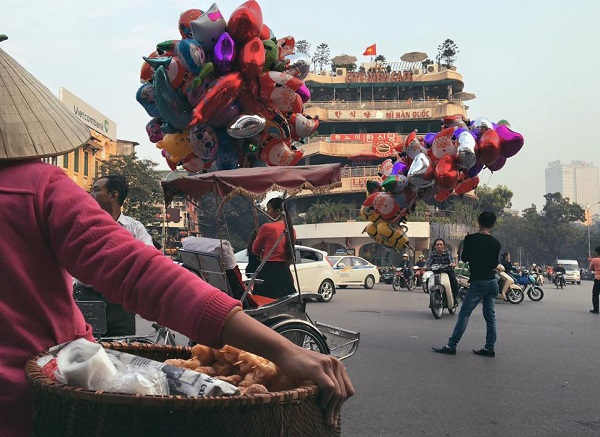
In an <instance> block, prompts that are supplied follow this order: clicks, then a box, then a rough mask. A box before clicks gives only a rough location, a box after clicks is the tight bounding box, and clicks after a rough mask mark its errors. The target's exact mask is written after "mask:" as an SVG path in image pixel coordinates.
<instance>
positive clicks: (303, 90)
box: [296, 84, 310, 103]
mask: <svg viewBox="0 0 600 437" xmlns="http://www.w3.org/2000/svg"><path fill="white" fill-rule="evenodd" d="M296 94H298V95H299V96H300V98H301V99H302V103H306V102H308V101H309V100H310V90H309V89H308V87H307V86H306V84H302V85H301V86H300V88H298V89H297V90H296Z"/></svg>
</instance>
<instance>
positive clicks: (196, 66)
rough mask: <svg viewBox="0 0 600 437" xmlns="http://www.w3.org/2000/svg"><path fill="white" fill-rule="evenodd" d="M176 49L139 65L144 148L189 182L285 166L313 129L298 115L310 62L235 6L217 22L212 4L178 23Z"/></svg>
mask: <svg viewBox="0 0 600 437" xmlns="http://www.w3.org/2000/svg"><path fill="white" fill-rule="evenodd" d="M179 33H180V35H181V39H177V40H168V41H163V42H161V43H159V44H157V45H156V50H155V51H153V52H152V53H150V55H148V56H147V57H144V64H143V65H142V69H141V73H140V80H141V82H142V86H141V87H140V88H139V89H138V91H137V94H136V99H137V101H138V102H139V103H140V104H141V105H142V106H143V107H144V109H145V110H146V112H147V113H148V115H149V116H150V117H152V119H151V120H150V121H149V122H148V124H147V125H146V131H147V133H148V137H149V139H150V141H151V142H153V143H156V146H157V147H158V148H159V149H161V150H162V154H163V156H164V157H165V158H166V160H167V163H168V164H169V166H170V167H171V168H172V169H175V168H176V167H177V166H178V165H181V166H182V167H183V168H184V169H185V170H187V171H189V172H198V171H203V170H208V169H209V168H211V167H212V166H213V164H214V166H215V167H216V169H218V170H229V169H234V168H237V167H240V166H241V167H252V166H264V165H294V164H296V163H297V162H298V161H299V160H300V159H301V158H302V152H301V151H299V150H296V147H295V146H294V144H295V142H297V141H302V139H303V138H304V137H308V136H310V135H311V134H313V133H314V132H315V130H316V129H317V127H318V124H319V121H318V119H316V118H310V117H309V116H307V115H305V114H304V113H303V108H304V104H305V103H306V102H307V101H308V100H309V99H310V91H309V90H308V88H307V87H306V85H305V84H304V78H305V77H306V75H307V74H308V72H309V69H310V58H309V57H308V56H306V55H304V54H301V53H298V54H295V53H294V45H295V41H294V38H293V37H291V36H287V37H285V38H280V39H277V38H275V37H274V36H273V33H272V32H271V30H270V29H269V27H268V26H267V25H266V24H264V23H263V17H262V11H261V8H260V6H259V5H258V3H257V2H256V1H254V0H249V1H246V2H244V3H242V4H241V5H240V6H239V7H238V8H237V9H235V10H234V11H233V13H232V14H231V15H230V17H229V20H227V21H226V20H225V19H224V18H223V15H222V14H221V12H220V11H219V8H218V6H217V5H216V4H213V5H212V6H211V7H210V8H209V9H208V10H207V11H206V12H203V11H201V10H199V9H190V10H187V11H185V12H183V13H182V14H181V16H180V18H179Z"/></svg>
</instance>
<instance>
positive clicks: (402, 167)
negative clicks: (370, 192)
mask: <svg viewBox="0 0 600 437" xmlns="http://www.w3.org/2000/svg"><path fill="white" fill-rule="evenodd" d="M407 173H408V167H407V166H406V164H405V163H403V162H402V161H398V162H396V163H394V165H393V166H392V172H391V173H390V175H397V174H402V175H404V176H406V174H407Z"/></svg>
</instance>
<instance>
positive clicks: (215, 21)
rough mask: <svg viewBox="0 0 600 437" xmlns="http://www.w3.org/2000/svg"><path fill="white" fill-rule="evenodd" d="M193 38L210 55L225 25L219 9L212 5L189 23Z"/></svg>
mask: <svg viewBox="0 0 600 437" xmlns="http://www.w3.org/2000/svg"><path fill="white" fill-rule="evenodd" d="M190 27H191V28H192V36H193V38H194V39H195V40H196V41H198V42H199V43H200V45H201V46H202V48H203V49H204V51H205V52H206V53H212V50H213V48H214V47H215V44H216V42H217V40H218V39H219V37H220V36H221V34H222V33H223V32H225V28H226V23H225V19H224V18H223V15H222V14H221V11H219V7H218V6H217V4H216V3H213V4H212V6H211V7H210V9H209V10H208V11H206V12H205V13H204V14H202V15H200V16H199V17H198V18H196V19H195V20H192V21H191V22H190Z"/></svg>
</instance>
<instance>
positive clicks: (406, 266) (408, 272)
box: [398, 253, 413, 282]
mask: <svg viewBox="0 0 600 437" xmlns="http://www.w3.org/2000/svg"><path fill="white" fill-rule="evenodd" d="M398 268H400V269H402V275H403V276H404V279H406V282H408V280H409V279H410V278H411V277H412V275H413V271H412V267H411V265H410V259H409V258H408V253H404V254H402V261H400V264H398Z"/></svg>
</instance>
